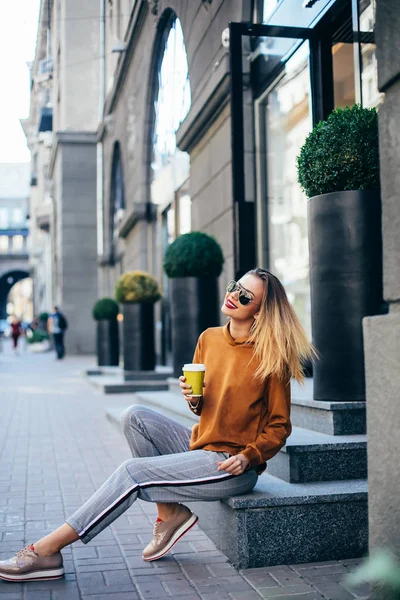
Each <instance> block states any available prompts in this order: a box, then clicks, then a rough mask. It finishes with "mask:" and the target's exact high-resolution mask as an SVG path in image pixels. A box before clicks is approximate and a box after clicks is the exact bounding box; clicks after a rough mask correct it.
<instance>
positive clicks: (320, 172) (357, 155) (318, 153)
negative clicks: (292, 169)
mask: <svg viewBox="0 0 400 600" xmlns="http://www.w3.org/2000/svg"><path fill="white" fill-rule="evenodd" d="M297 168H298V180H299V183H300V185H301V187H302V188H303V190H304V192H305V193H306V195H307V197H308V198H311V197H312V196H317V195H319V194H328V193H330V192H342V191H344V190H379V188H380V181H379V139H378V115H377V112H376V109H375V108H363V107H362V106H360V105H359V104H355V105H354V106H353V107H351V108H349V107H348V106H346V108H344V109H341V108H337V109H336V110H334V111H333V112H332V113H331V114H330V116H329V117H328V119H327V120H326V121H321V122H320V123H318V124H317V125H316V126H315V127H314V129H313V130H312V132H311V133H310V134H309V135H308V137H307V139H306V141H305V142H304V145H303V147H302V148H301V151H300V154H299V156H298V157H297Z"/></svg>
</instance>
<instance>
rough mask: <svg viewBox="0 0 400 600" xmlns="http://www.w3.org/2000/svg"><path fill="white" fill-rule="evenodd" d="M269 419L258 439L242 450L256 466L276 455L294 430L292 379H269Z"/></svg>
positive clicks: (251, 464) (253, 465)
mask: <svg viewBox="0 0 400 600" xmlns="http://www.w3.org/2000/svg"><path fill="white" fill-rule="evenodd" d="M266 401H267V406H268V421H267V424H266V425H265V427H264V430H263V431H262V432H261V433H260V434H259V435H258V437H257V438H256V440H255V441H254V442H252V443H251V444H248V445H247V446H246V448H245V449H244V450H243V452H241V454H243V455H244V456H245V457H246V458H247V460H248V461H249V463H250V467H256V466H258V465H260V464H262V463H265V462H266V461H267V460H269V459H270V458H272V457H273V456H275V454H277V453H278V452H279V450H280V449H281V448H282V447H283V446H284V445H285V443H286V439H287V438H288V437H289V435H290V434H291V432H292V425H291V422H290V380H289V381H285V382H283V381H280V380H279V379H278V378H277V377H275V376H274V377H271V378H270V379H269V382H268V385H267V389H266Z"/></svg>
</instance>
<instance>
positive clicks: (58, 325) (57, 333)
mask: <svg viewBox="0 0 400 600" xmlns="http://www.w3.org/2000/svg"><path fill="white" fill-rule="evenodd" d="M53 311H54V312H53V313H52V314H51V315H50V318H49V332H50V333H52V334H53V339H54V347H55V350H56V355H57V359H58V360H61V359H62V358H64V356H65V346H64V334H65V332H66V330H67V328H68V322H67V319H66V318H65V316H64V315H63V313H62V312H61V311H60V310H59V308H58V306H55V307H54V309H53Z"/></svg>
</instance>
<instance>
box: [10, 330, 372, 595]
mask: <svg viewBox="0 0 400 600" xmlns="http://www.w3.org/2000/svg"><path fill="white" fill-rule="evenodd" d="M6 342H7V340H6ZM93 365H94V360H93V359H90V358H87V357H85V358H81V357H79V358H78V357H67V358H66V359H65V360H64V361H56V360H55V359H54V356H53V354H52V353H44V354H31V353H28V352H26V351H25V352H22V353H21V355H20V356H14V355H12V354H11V351H10V349H9V346H8V345H7V344H6V345H5V348H4V351H3V353H0V390H1V393H0V409H1V418H0V465H1V467H0V531H1V538H0V539H1V542H0V543H1V545H0V560H2V559H5V558H8V557H9V556H10V555H12V554H14V553H15V552H16V551H17V550H19V549H21V548H22V547H23V546H24V545H26V544H28V543H33V542H34V541H35V540H36V539H38V538H40V537H42V536H43V535H44V534H46V533H48V532H49V531H51V530H52V529H54V528H55V527H58V526H59V525H61V524H62V523H63V522H64V520H65V518H66V517H67V516H68V515H69V514H71V513H72V512H73V511H74V510H75V509H76V508H77V507H78V506H80V505H81V504H82V503H83V502H84V501H85V500H86V499H87V498H88V497H89V496H90V494H91V493H92V492H93V491H94V490H95V489H96V488H97V487H98V486H99V485H100V484H101V483H103V481H104V480H105V479H106V478H107V477H108V476H109V475H110V474H111V473H112V471H113V470H114V469H115V468H116V467H117V466H118V465H119V464H120V463H121V462H122V461H123V460H125V459H126V458H128V457H129V449H128V445H127V444H126V442H125V440H124V438H123V437H122V435H120V434H119V432H118V431H117V429H116V428H115V427H114V426H113V425H112V424H111V423H109V422H108V421H107V419H106V418H105V407H106V406H107V407H109V406H112V405H113V404H115V405H116V406H117V405H120V403H121V397H120V396H118V395H116V396H110V395H108V396H107V397H105V396H103V395H102V394H101V393H100V392H99V391H97V390H95V389H94V388H92V387H91V386H90V385H89V384H88V383H87V382H86V381H85V380H84V379H83V378H82V376H81V372H82V370H83V369H84V368H85V367H89V366H93ZM131 398H132V401H133V399H134V397H133V396H131ZM124 400H127V397H126V396H125V397H124ZM154 518H155V506H153V505H152V504H149V503H145V502H141V501H139V502H136V503H135V504H134V505H133V506H132V507H131V508H130V509H129V510H128V511H127V512H126V513H125V514H124V515H123V516H121V517H120V518H119V519H118V520H117V521H116V522H115V523H114V524H113V525H112V526H111V527H110V528H108V529H107V530H105V531H104V532H103V533H102V534H100V535H99V536H98V537H96V538H95V539H94V540H93V541H92V542H90V543H89V544H88V545H87V546H85V545H83V544H82V543H81V542H76V543H75V544H73V545H72V546H71V547H69V548H66V549H65V550H64V551H63V554H64V558H65V567H66V577H65V579H64V580H58V581H53V582H31V583H26V584H19V583H18V584H12V583H6V582H4V581H0V600H3V599H4V600H6V599H7V600H82V599H87V600H112V599H114V600H136V599H141V600H145V599H164V598H177V599H178V600H195V599H199V598H201V599H203V600H256V599H259V598H270V599H272V598H274V599H277V600H289V599H291V600H323V599H325V600H354V599H355V598H357V599H361V598H363V599H365V598H368V589H367V587H366V586H361V587H360V588H357V589H356V590H355V589H352V590H349V589H347V588H346V586H345V585H344V584H343V577H344V574H346V573H347V572H348V571H349V570H352V569H353V568H354V566H355V565H356V564H358V563H359V562H360V561H358V560H343V561H335V562H327V563H313V564H304V565H282V566H277V567H269V568H262V569H248V570H245V571H240V572H238V571H237V570H235V568H234V567H233V566H232V565H231V564H230V563H229V562H228V560H227V558H226V557H225V556H224V555H223V554H222V553H221V552H219V551H218V550H217V549H216V548H215V546H214V545H213V544H212V543H211V542H210V540H209V539H208V538H207V536H206V535H205V534H204V533H203V532H202V531H201V529H200V528H199V527H195V528H194V529H193V530H192V531H191V532H189V533H188V534H187V535H186V536H185V537H184V540H182V542H180V543H179V544H177V545H176V547H175V548H174V549H173V551H172V552H171V553H170V554H169V555H167V556H166V557H164V558H163V559H161V560H159V561H157V562H154V563H144V562H143V561H142V559H141V552H142V549H143V547H144V546H145V545H146V544H147V542H148V541H149V539H150V538H151V535H152V524H153V521H154Z"/></svg>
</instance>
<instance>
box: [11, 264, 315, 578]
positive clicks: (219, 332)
mask: <svg viewBox="0 0 400 600" xmlns="http://www.w3.org/2000/svg"><path fill="white" fill-rule="evenodd" d="M221 310H222V312H223V313H224V315H226V316H227V317H229V321H228V323H227V324H226V325H225V326H224V327H215V328H210V329H207V330H206V331H205V332H204V333H202V335H201V336H200V338H199V341H198V344H197V347H196V351H195V355H194V359H193V362H195V363H204V364H205V365H206V378H207V385H206V386H205V388H204V394H203V397H201V398H200V399H199V398H197V397H196V398H194V397H191V395H190V391H191V388H190V387H189V386H188V385H187V384H186V383H185V378H184V377H181V378H180V386H181V388H182V393H183V394H184V396H185V398H186V400H187V401H188V404H189V407H190V409H191V410H192V411H193V412H195V413H196V414H198V415H200V421H199V423H198V424H196V425H195V426H194V427H193V430H192V431H190V430H189V429H187V428H186V427H184V426H182V425H180V424H179V423H176V422H175V421H173V420H171V419H168V418H167V417H165V416H163V415H160V414H158V413H157V412H155V411H153V410H150V409H148V408H145V407H143V406H139V405H136V406H131V407H130V408H128V409H127V410H126V411H125V413H124V414H123V416H122V423H123V428H124V432H125V435H126V437H127V440H128V443H129V446H130V449H131V451H132V455H133V458H131V459H130V460H127V461H126V462H125V463H123V464H122V465H121V466H120V467H119V468H118V469H117V470H116V471H115V472H114V473H113V474H112V475H111V477H110V478H109V479H108V480H107V481H106V482H105V483H104V484H103V485H102V487H101V488H100V489H99V490H98V491H97V492H96V493H95V494H94V495H93V496H92V497H91V498H89V500H88V501H87V502H86V503H85V504H84V505H83V506H82V507H81V508H79V509H78V510H77V511H76V512H75V514H73V515H72V516H71V517H70V518H69V519H67V522H66V523H65V524H64V525H62V526H61V527H59V528H58V529H56V530H55V531H53V532H52V533H50V534H49V535H48V536H46V537H44V538H42V539H40V540H39V541H38V542H36V543H35V544H33V545H31V546H27V547H26V548H24V549H23V550H21V551H20V552H19V553H17V554H16V556H14V557H13V558H11V559H10V560H6V561H2V562H0V577H1V578H3V579H7V580H11V581H24V580H37V579H53V578H58V577H62V576H63V566H62V564H63V562H62V555H61V553H60V550H61V549H62V548H64V547H65V546H67V545H68V544H71V543H73V542H75V541H76V540H78V539H81V540H82V541H83V542H84V543H85V544H86V543H87V542H89V541H90V540H91V539H92V538H93V537H94V536H96V535H97V534H98V533H100V531H102V530H103V529H104V528H105V527H106V526H107V525H109V524H110V523H112V522H113V521H114V520H115V519H116V518H117V517H118V516H119V515H120V514H122V513H123V512H124V511H125V510H126V509H127V508H128V507H129V506H130V505H131V504H132V503H133V502H134V501H135V500H136V499H137V498H141V499H142V500H146V501H149V502H156V503H157V509H158V518H157V520H156V523H155V526H154V537H153V539H152V541H151V542H150V543H149V544H148V546H147V547H146V548H145V549H144V551H143V560H145V561H152V560H157V559H159V558H161V556H163V555H164V554H165V553H166V552H168V551H169V550H170V549H171V548H172V546H173V545H174V544H175V543H176V542H177V541H178V540H179V539H180V538H181V537H182V536H183V535H184V534H185V533H186V532H187V531H189V529H190V528H191V527H193V525H194V524H195V523H196V521H197V517H196V515H194V514H193V513H192V512H191V511H190V510H189V508H187V507H186V506H185V505H184V504H181V501H187V502H189V501H196V500H201V501H212V500H220V499H222V498H227V497H231V496H236V495H239V494H244V493H248V492H250V491H251V490H252V489H253V487H254V486H255V484H256V483H257V479H258V476H259V475H260V473H261V472H262V471H264V470H265V468H266V462H267V461H268V460H269V459H270V458H272V457H273V456H274V455H275V454H276V453H277V452H279V450H280V449H281V448H282V447H283V446H284V444H285V442H286V439H287V438H288V436H289V435H290V433H291V424H290V379H291V378H292V377H294V378H295V379H297V380H298V381H299V382H301V381H302V380H303V372H302V362H303V361H305V360H307V359H310V358H312V356H313V355H315V351H314V349H313V348H312V346H311V344H310V343H309V342H308V340H307V338H306V335H305V333H304V331H303V328H302V327H301V325H300V323H299V321H298V319H297V317H296V315H295V313H294V311H293V308H292V307H291V305H290V303H289V301H288V299H287V296H286V293H285V290H284V288H283V286H282V284H281V283H280V282H279V280H278V279H277V278H276V277H275V276H274V275H272V274H271V273H269V272H268V271H266V270H264V269H255V270H252V271H249V272H248V273H246V275H244V276H243V277H242V278H241V279H240V281H239V282H237V283H236V282H234V281H233V282H230V283H229V285H228V289H227V292H226V295H225V299H224V303H223V306H222V309H221Z"/></svg>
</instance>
